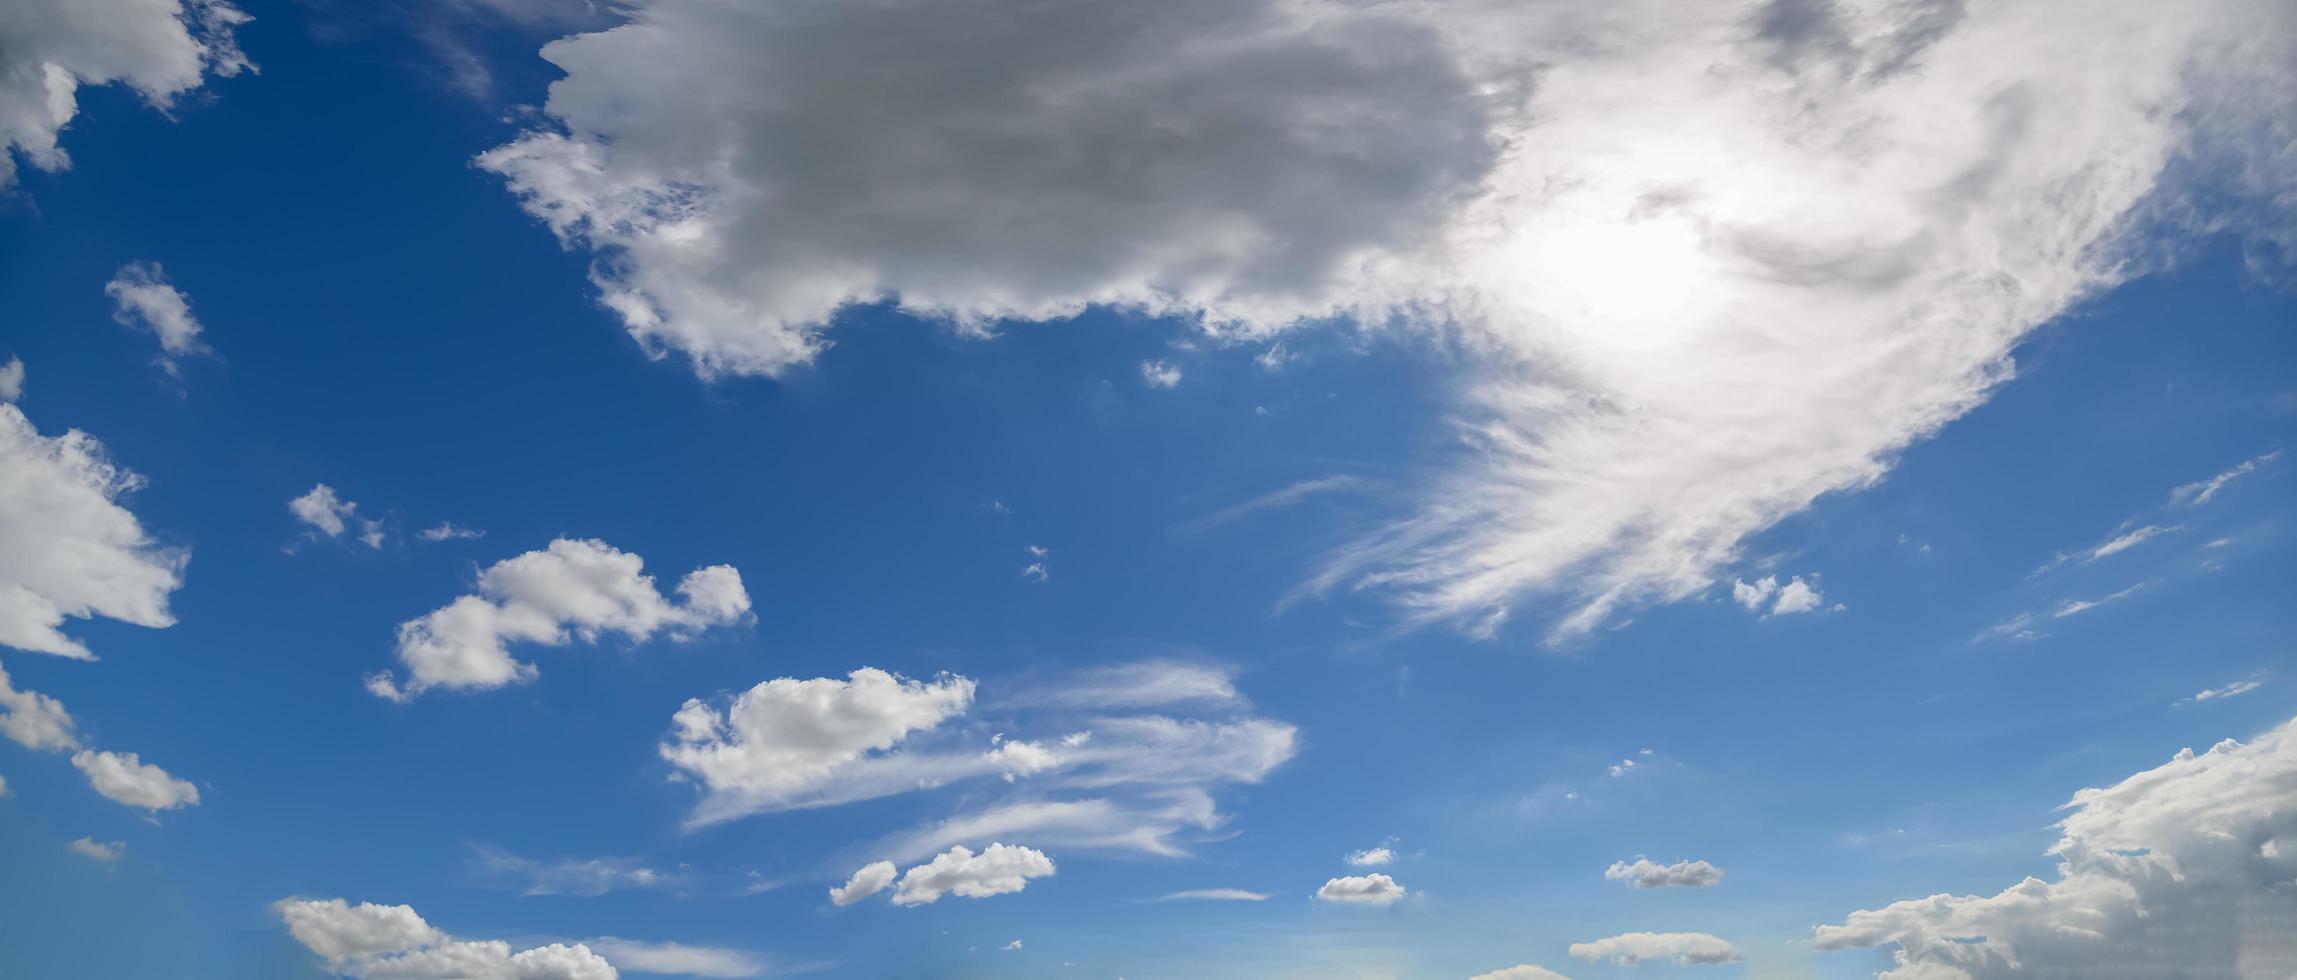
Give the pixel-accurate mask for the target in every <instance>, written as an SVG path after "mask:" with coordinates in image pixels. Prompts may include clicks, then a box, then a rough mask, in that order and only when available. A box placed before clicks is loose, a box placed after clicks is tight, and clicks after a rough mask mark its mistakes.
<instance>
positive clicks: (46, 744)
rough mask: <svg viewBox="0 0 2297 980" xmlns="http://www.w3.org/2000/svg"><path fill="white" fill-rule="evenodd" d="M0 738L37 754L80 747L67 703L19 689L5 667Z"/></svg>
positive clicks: (0, 682)
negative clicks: (38, 752) (73, 729)
mask: <svg viewBox="0 0 2297 980" xmlns="http://www.w3.org/2000/svg"><path fill="white" fill-rule="evenodd" d="M0 735H6V736H7V737H8V740H9V741H12V742H15V743H16V744H18V745H21V746H23V747H25V748H27V749H33V750H35V751H59V750H69V749H76V748H79V747H80V739H79V736H78V735H76V734H74V733H73V731H72V715H71V712H68V711H65V710H64V705H63V703H62V702H60V701H57V700H56V699H55V698H52V697H49V696H47V695H45V694H41V693H40V692H38V691H20V690H17V689H16V686H15V684H14V683H13V682H12V681H10V680H9V679H8V671H7V668H5V667H0Z"/></svg>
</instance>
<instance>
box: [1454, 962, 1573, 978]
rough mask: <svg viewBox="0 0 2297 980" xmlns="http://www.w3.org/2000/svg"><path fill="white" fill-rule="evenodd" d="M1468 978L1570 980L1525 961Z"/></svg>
mask: <svg viewBox="0 0 2297 980" xmlns="http://www.w3.org/2000/svg"><path fill="white" fill-rule="evenodd" d="M1468 980H1571V978H1570V977H1567V976H1564V975H1563V974H1560V973H1557V972H1555V971H1554V970H1550V969H1548V968H1546V967H1542V966H1532V965H1531V964H1529V963H1525V964H1522V965H1520V966H1511V967H1508V968H1507V969H1504V970H1493V971H1491V972H1490V973H1478V974H1476V975H1475V976H1472V977H1469V978H1468Z"/></svg>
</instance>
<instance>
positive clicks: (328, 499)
mask: <svg viewBox="0 0 2297 980" xmlns="http://www.w3.org/2000/svg"><path fill="white" fill-rule="evenodd" d="M358 510H359V505H358V504H356V503H353V502H351V501H349V500H344V499H343V498H341V497H339V496H337V495H336V493H335V488H333V487H330V486H328V485H326V484H324V483H319V484H314V485H313V486H312V487H311V491H310V492H309V493H306V494H304V495H303V496H300V497H297V498H295V499H293V500H290V501H288V502H287V512H288V513H291V514H294V515H295V519H296V520H298V521H302V522H303V523H305V524H308V525H310V526H311V528H312V530H315V531H318V532H319V533H321V534H324V535H326V536H328V537H330V538H339V537H342V536H343V532H344V531H346V530H348V529H349V523H350V522H352V521H356V522H357V523H358V527H359V540H360V541H362V542H364V543H365V544H366V545H367V547H370V548H381V547H382V546H383V524H382V522H381V521H373V520H366V519H363V518H360V517H358V516H357V515H358Z"/></svg>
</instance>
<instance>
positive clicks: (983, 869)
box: [863, 844, 1054, 905]
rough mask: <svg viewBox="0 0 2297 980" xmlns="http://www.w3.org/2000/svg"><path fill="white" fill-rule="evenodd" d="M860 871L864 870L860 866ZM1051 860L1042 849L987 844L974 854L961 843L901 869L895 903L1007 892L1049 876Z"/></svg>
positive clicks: (894, 896) (924, 901)
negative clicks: (905, 868)
mask: <svg viewBox="0 0 2297 980" xmlns="http://www.w3.org/2000/svg"><path fill="white" fill-rule="evenodd" d="M863 870H864V871H866V870H868V869H866V868H865V869H863ZM1053 871H1054V868H1053V859H1052V858H1049V857H1046V856H1045V852H1043V851H1039V850H1035V849H1032V848H1027V847H1015V846H1013V845H1010V844H991V845H989V846H988V848H986V849H984V850H983V851H982V852H981V853H979V854H975V853H973V852H972V851H970V850H967V849H966V847H965V846H964V845H962V844H959V845H957V846H954V847H951V848H950V849H949V850H948V851H946V852H943V853H941V854H938V855H935V856H934V858H933V860H931V861H928V862H926V863H924V864H921V865H918V866H916V867H914V868H911V869H909V870H908V871H905V872H902V874H901V882H900V884H899V885H897V886H896V887H895V888H894V891H893V904H895V905H930V904H932V903H934V902H937V901H940V900H941V896H943V895H955V896H957V897H959V898H988V897H990V896H992V895H1009V894H1012V893H1013V892H1017V891H1020V890H1021V889H1023V888H1026V887H1028V886H1029V879H1031V878H1047V877H1051V876H1052V875H1053Z"/></svg>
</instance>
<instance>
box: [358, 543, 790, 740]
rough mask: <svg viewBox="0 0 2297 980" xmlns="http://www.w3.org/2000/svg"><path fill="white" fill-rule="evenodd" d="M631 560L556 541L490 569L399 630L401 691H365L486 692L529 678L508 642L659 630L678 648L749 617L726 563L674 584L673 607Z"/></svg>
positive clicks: (392, 687) (394, 687) (392, 690)
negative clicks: (470, 589) (473, 589)
mask: <svg viewBox="0 0 2297 980" xmlns="http://www.w3.org/2000/svg"><path fill="white" fill-rule="evenodd" d="M643 565H644V562H643V560H642V559H640V558H639V557H638V556H637V555H633V554H629V553H627V552H623V551H617V550H615V549H614V548H613V547H612V546H610V545H608V544H607V543H606V542H604V541H598V540H574V539H568V538H560V539H558V540H555V541H552V542H551V543H550V546H549V547H548V548H546V549H545V550H542V551H529V552H527V553H525V554H523V555H519V556H517V557H515V558H506V559H504V560H502V561H499V562H496V563H495V564H494V565H493V566H492V567H490V568H488V569H487V570H486V571H483V572H481V573H479V580H478V592H477V593H476V594H473V595H465V596H462V597H460V598H457V599H456V600H455V601H454V602H452V603H449V604H448V605H446V606H443V607H441V608H439V609H437V610H434V611H432V612H431V613H430V614H429V615H426V616H424V617H422V618H421V619H412V620H408V621H407V622H404V623H401V624H399V642H398V657H399V663H400V664H402V665H403V666H404V667H405V668H406V671H407V679H406V681H405V682H404V683H403V684H402V683H401V682H400V681H399V680H397V679H396V678H395V677H393V676H392V675H391V673H390V672H389V671H383V672H380V673H376V674H372V675H369V677H368V678H367V687H368V690H370V691H372V692H374V693H375V694H376V695H377V696H379V697H384V698H388V699H390V700H394V701H400V700H405V699H408V698H411V697H414V696H415V695H418V694H421V693H423V692H424V691H426V690H429V689H431V688H433V687H447V688H465V689H481V690H483V689H489V688H496V687H501V686H503V685H505V684H515V683H524V682H527V681H531V680H533V679H534V677H535V668H534V665H533V664H529V663H522V662H520V661H518V660H515V659H513V658H512V657H511V655H510V650H509V644H510V643H512V642H523V643H538V644H542V645H545V646H564V645H566V644H567V643H569V642H571V641H572V640H574V639H578V638H579V639H580V640H582V641H583V642H585V643H594V642H597V640H598V638H599V636H601V635H602V634H606V633H619V634H621V635H622V636H624V637H627V638H628V639H630V640H631V641H633V642H644V641H646V640H649V639H652V638H653V636H654V635H655V634H656V633H660V632H664V631H667V632H669V634H670V636H671V638H672V639H674V640H686V639H689V638H691V637H693V636H694V635H695V634H697V633H699V632H701V631H702V630H704V629H707V628H709V627H713V626H725V625H730V624H733V623H739V622H742V621H744V620H746V619H748V618H749V614H750V595H749V593H748V592H746V591H744V590H743V588H742V576H741V573H740V572H737V571H735V570H734V568H733V566H731V565H710V566H707V567H704V568H698V569H695V570H694V571H691V572H688V573H686V577H685V578H683V579H680V580H679V582H678V589H677V593H678V598H679V599H680V600H681V601H680V602H678V603H672V602H670V601H669V600H668V599H666V598H664V597H663V595H662V593H661V592H659V591H656V589H655V587H654V578H653V576H651V575H645V574H642V573H641V569H642V568H643Z"/></svg>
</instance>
